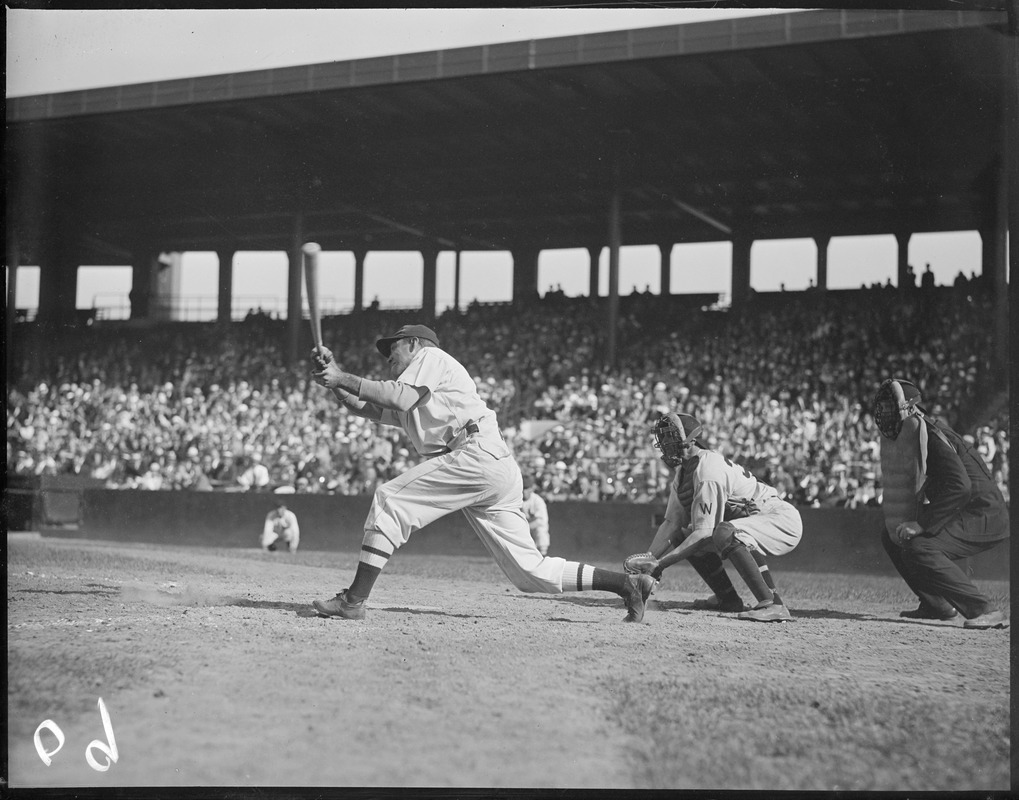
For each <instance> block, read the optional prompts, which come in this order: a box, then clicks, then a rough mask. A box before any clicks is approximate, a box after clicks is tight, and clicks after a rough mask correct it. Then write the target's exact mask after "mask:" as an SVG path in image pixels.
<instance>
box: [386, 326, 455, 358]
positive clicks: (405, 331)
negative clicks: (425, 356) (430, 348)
mask: <svg viewBox="0 0 1019 800" xmlns="http://www.w3.org/2000/svg"><path fill="white" fill-rule="evenodd" d="M412 336H414V337H417V338H418V339H425V340H427V341H429V342H431V343H432V344H434V345H435V346H436V347H438V346H439V337H438V336H436V335H435V331H433V330H432V329H431V328H426V327H425V326H424V325H404V326H403V327H402V328H400V330H398V331H397V332H396V333H394V334H393V335H392V336H386V337H385V338H383V339H379V340H378V341H377V342H375V346H376V347H377V348H378V350H379V352H380V353H382V355H384V356H385V357H386V358H389V350H390V348H391V347H392V346H393V342H396V341H399V340H400V339H409V338H410V337H412Z"/></svg>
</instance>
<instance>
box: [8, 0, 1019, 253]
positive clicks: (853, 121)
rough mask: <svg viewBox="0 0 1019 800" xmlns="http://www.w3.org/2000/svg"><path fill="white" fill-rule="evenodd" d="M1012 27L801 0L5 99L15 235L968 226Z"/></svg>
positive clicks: (96, 246)
mask: <svg viewBox="0 0 1019 800" xmlns="http://www.w3.org/2000/svg"><path fill="white" fill-rule="evenodd" d="M1005 25H1006V20H1005V14H1004V12H996V11H991V12H966V11H959V12H948V11H946V12H914V11H888V12H882V11H812V12H799V13H785V14H777V15H774V16H761V17H747V18H739V19H733V20H726V21H713V22H703V23H693V24H687V25H674V26H666V27H659V28H649V29H639V30H628V31H618V32H613V33H602V34H592V35H584V36H572V37H563V38H556V39H542V40H533V41H525V42H516V43H508V44H497V45H490V46H486V47H471V48H462V49H457V50H444V51H437V52H426V53H414V54H409V55H400V56H393V57H384V58H374V59H363V60H358V61H345V62H332V63H327V64H315V65H310V66H300V67H292V68H287V69H277V70H265V71H258V72H248V73H238V74H232V75H218V76H208V77H202V78H194V79H184V80H176V81H161V82H157V83H148V84H135V85H124V86H117V87H111V88H103V89H95V90H87V91H79V92H67V93H61V94H53V95H43V96H34V97H24V98H13V99H9V100H8V102H7V110H6V113H7V147H6V152H7V158H6V162H7V170H8V173H7V174H8V183H7V190H8V195H7V200H8V205H7V231H8V247H9V249H10V248H11V247H12V244H11V243H12V242H16V250H17V252H16V253H15V256H16V257H17V258H18V259H19V262H20V263H22V264H29V263H40V252H41V251H42V250H43V249H44V248H45V247H47V246H48V245H49V244H51V243H52V242H51V241H50V240H51V239H52V238H53V237H54V236H60V237H65V238H66V237H73V239H74V243H73V244H70V243H67V242H65V243H64V248H66V249H67V250H70V251H73V253H74V255H75V258H76V261H77V263H80V264H90V263H91V264H102V263H126V262H127V260H128V259H129V258H130V257H131V254H132V253H137V252H138V251H139V249H141V248H149V249H151V248H152V247H154V248H155V249H156V250H157V251H158V250H163V251H170V250H182V251H195V250H221V249H232V250H287V249H292V247H293V244H294V239H295V236H300V237H301V238H304V239H315V240H317V241H318V242H319V243H321V244H322V246H323V247H324V248H325V249H327V250H339V249H354V250H369V249H370V250H421V249H436V248H438V249H463V250H482V249H511V250H517V249H521V250H534V249H543V248H562V247H600V246H602V245H604V244H606V243H607V239H608V208H609V205H610V198H611V196H612V194H613V192H614V191H616V190H618V191H619V193H620V210H621V243H622V244H624V245H629V244H665V243H676V242H697V241H712V240H719V239H729V238H733V237H736V236H740V237H750V238H793V237H809V236H834V235H847V234H872V233H886V232H899V231H901V232H919V231H936V230H965V229H974V228H982V227H985V226H987V225H988V224H990V223H992V222H993V217H994V213H995V211H994V207H993V205H994V200H993V199H994V197H995V186H996V182H997V181H998V180H1000V173H1001V156H1002V148H1003V146H1004V134H1003V131H1004V117H1005V114H1004V112H1003V107H1004V97H1005V93H1006V92H1007V91H1015V87H1014V85H1013V84H1012V83H1011V81H1010V80H1009V74H1008V70H1007V69H1006V66H1005V65H1006V63H1007V58H1006V54H1007V44H1006V42H1007V39H1008V37H1007V35H1006V33H1005ZM44 269H45V268H44Z"/></svg>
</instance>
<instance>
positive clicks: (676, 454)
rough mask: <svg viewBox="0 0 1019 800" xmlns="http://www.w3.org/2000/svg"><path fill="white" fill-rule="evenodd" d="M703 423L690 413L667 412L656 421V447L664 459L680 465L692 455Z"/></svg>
mask: <svg viewBox="0 0 1019 800" xmlns="http://www.w3.org/2000/svg"><path fill="white" fill-rule="evenodd" d="M700 432H701V424H700V422H698V421H697V420H696V419H695V418H694V417H691V416H690V415H689V414H675V413H673V414H665V415H664V416H662V417H660V418H659V419H658V422H656V423H655V447H657V448H658V449H659V450H661V451H662V461H664V462H665V464H666V465H667V466H669V467H678V466H679V465H680V464H681V463H683V459H685V458H687V457H688V456H689V455H690V450H691V448H692V447H693V444H694V439H695V438H696V437H697V434H699V433H700Z"/></svg>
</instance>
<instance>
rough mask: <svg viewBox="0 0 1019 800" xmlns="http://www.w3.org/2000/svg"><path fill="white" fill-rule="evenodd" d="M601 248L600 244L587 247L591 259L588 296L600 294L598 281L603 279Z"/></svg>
mask: <svg viewBox="0 0 1019 800" xmlns="http://www.w3.org/2000/svg"><path fill="white" fill-rule="evenodd" d="M601 249H602V246H601V245H600V244H592V245H589V246H588V248H587V253H588V257H589V258H590V259H591V263H590V273H589V277H588V283H587V296H588V297H597V296H598V283H599V282H600V281H601Z"/></svg>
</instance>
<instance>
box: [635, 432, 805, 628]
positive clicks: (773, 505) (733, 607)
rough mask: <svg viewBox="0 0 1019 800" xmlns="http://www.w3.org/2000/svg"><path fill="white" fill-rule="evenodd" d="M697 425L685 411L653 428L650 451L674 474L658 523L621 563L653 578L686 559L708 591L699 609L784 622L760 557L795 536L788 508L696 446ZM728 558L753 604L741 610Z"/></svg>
mask: <svg viewBox="0 0 1019 800" xmlns="http://www.w3.org/2000/svg"><path fill="white" fill-rule="evenodd" d="M701 430H702V426H701V424H700V422H698V421H697V419H696V418H695V417H692V416H690V415H689V414H676V413H670V414H666V415H664V416H662V417H661V418H660V419H659V420H658V421H657V422H656V423H655V426H654V438H655V447H656V448H658V450H660V451H661V457H662V461H664V462H665V464H666V466H668V467H670V468H673V469H676V474H675V477H674V478H673V480H672V482H671V483H670V485H669V499H668V504H667V505H666V509H665V519H664V521H663V522H662V524H661V525H660V526H659V527H658V530H657V532H656V533H655V537H654V539H653V540H652V541H651V545H650V547H649V548H648V552H645V553H635V554H634V555H631V556H628V557H627V558H626V559H625V560H624V562H623V568H624V569H625V570H626V571H627V572H631V573H642V574H649V575H651V577H653V578H654V579H655V580H659V579H660V578H661V576H662V573H663V572H664V571H665V570H666V569H667V568H668V567H670V566H672V565H673V564H675V563H677V562H679V561H684V560H685V561H689V562H690V565H691V566H692V567H693V568H694V569H695V570H696V571H697V574H698V575H700V576H701V577H702V578H703V579H704V581H705V583H707V584H708V586H709V587H710V588H711V590H712V591H713V592H714V594H715V597H714V598H713V599H712V601H710V602H702V603H701V607H706V608H717V609H718V610H720V611H723V612H729V613H733V612H736V613H738V618H739V619H745V620H751V621H754V622H784V621H786V620H790V619H792V615H791V614H790V613H789V609H788V608H787V607H786V605H785V603H784V602H783V601H782V599H781V598H780V597H779V594H778V592H777V590H776V589H775V581H774V578H773V577H772V575H771V571H770V570H769V569H768V564H767V558H768V557H769V556H780V555H784V554H785V553H788V552H790V551H791V550H792V549H793V548H795V547H796V545H797V544H799V542H800V538H801V537H802V535H803V521H802V519H801V518H800V514H799V512H798V511H797V510H796V508H795V507H794V506H792V505H791V504H790V503H787V502H786V501H784V500H782V498H780V497H779V496H778V492H777V491H776V490H775V489H774V488H773V487H771V486H769V485H768V484H766V483H763V482H761V481H759V480H758V479H757V478H756V477H754V475H753V474H752V473H751V472H750V471H749V470H748V469H746V468H744V467H742V466H740V465H739V464H735V463H733V462H732V461H731V460H730V459H728V458H726V457H725V456H723V455H721V454H720V453H717V452H715V451H713V450H709V449H708V448H707V447H706V446H705V445H704V444H702V443H701V442H700V441H698V439H697V436H698V435H699V434H700V433H701ZM723 559H728V560H729V562H730V563H731V564H732V565H733V567H734V568H735V569H736V571H737V572H738V573H739V575H740V577H741V578H742V579H743V580H744V582H745V583H746V585H747V587H748V588H749V589H750V591H751V593H752V594H753V595H754V598H755V599H756V601H757V603H756V605H755V606H754V607H753V608H747V606H745V605H744V603H743V600H742V599H741V598H740V596H739V593H738V592H737V591H736V588H735V587H734V586H733V584H732V581H731V580H729V576H728V574H727V573H726V571H725V565H724V564H723Z"/></svg>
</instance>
